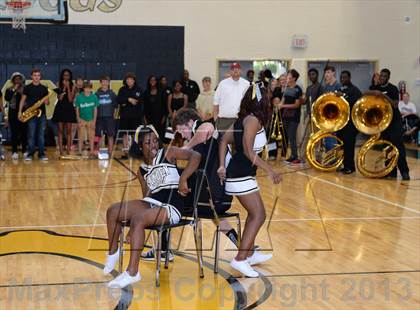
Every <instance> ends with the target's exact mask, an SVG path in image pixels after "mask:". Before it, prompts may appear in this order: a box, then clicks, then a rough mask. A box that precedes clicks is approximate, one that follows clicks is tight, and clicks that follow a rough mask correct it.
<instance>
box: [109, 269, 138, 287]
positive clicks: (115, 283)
mask: <svg viewBox="0 0 420 310" xmlns="http://www.w3.org/2000/svg"><path fill="white" fill-rule="evenodd" d="M140 280H141V276H140V272H138V271H137V274H136V275H135V276H134V277H132V276H130V275H129V273H128V272H127V271H124V272H123V273H122V274H120V275H119V276H118V277H116V278H115V279H114V280H112V281H111V282H109V283H108V287H111V288H124V287H126V286H128V285H130V284H133V283H136V282H139V281H140Z"/></svg>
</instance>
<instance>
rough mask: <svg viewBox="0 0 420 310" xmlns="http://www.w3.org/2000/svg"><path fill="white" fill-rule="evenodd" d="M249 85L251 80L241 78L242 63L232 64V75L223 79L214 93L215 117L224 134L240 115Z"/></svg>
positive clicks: (219, 128)
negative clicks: (242, 101)
mask: <svg viewBox="0 0 420 310" xmlns="http://www.w3.org/2000/svg"><path fill="white" fill-rule="evenodd" d="M248 87H249V81H247V80H245V79H243V78H241V65H240V64H239V63H237V62H234V63H232V64H231V66H230V77H229V78H227V79H224V80H222V81H221V82H220V83H219V85H218V86H217V89H216V93H215V94H214V103H213V117H214V119H215V121H216V128H217V130H218V131H219V132H220V133H222V134H223V132H224V131H225V130H226V129H228V128H229V127H230V126H231V125H232V124H233V123H234V122H235V119H236V118H237V117H238V112H239V107H240V105H241V100H242V97H243V95H244V93H245V91H246V90H247V89H248Z"/></svg>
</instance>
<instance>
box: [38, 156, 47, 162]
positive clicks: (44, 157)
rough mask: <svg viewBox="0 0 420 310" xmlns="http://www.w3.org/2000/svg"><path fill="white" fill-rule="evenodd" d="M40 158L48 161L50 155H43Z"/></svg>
mask: <svg viewBox="0 0 420 310" xmlns="http://www.w3.org/2000/svg"><path fill="white" fill-rule="evenodd" d="M39 160H41V161H48V157H47V156H45V155H43V156H40V157H39Z"/></svg>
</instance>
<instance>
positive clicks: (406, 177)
mask: <svg viewBox="0 0 420 310" xmlns="http://www.w3.org/2000/svg"><path fill="white" fill-rule="evenodd" d="M401 176H402V179H403V180H404V181H410V175H409V174H408V173H407V172H405V173H402V175H401Z"/></svg>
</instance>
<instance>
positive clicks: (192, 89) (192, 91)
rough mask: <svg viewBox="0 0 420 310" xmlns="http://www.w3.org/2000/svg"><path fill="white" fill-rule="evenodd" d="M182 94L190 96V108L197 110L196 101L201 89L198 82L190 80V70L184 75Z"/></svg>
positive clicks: (185, 71)
mask: <svg viewBox="0 0 420 310" xmlns="http://www.w3.org/2000/svg"><path fill="white" fill-rule="evenodd" d="M182 92H183V93H184V94H186V95H187V96H188V107H189V108H193V109H195V101H196V100H197V97H198V95H199V94H200V87H199V86H198V84H197V82H196V81H193V80H190V73H189V72H188V70H184V74H183V75H182Z"/></svg>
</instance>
